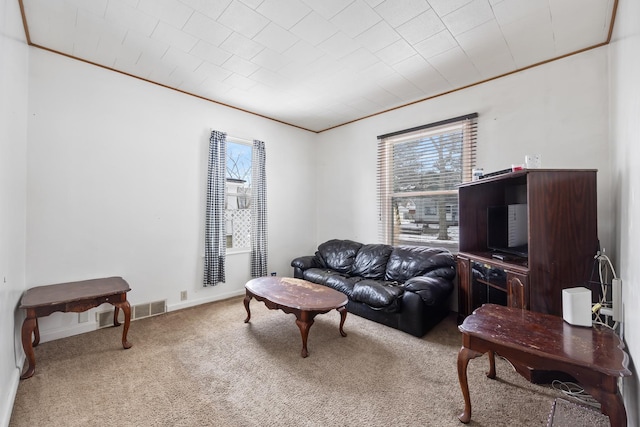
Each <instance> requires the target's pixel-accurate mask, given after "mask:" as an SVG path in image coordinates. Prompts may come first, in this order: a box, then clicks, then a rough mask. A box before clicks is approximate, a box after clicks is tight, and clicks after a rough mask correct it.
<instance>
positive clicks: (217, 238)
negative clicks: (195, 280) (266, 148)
mask: <svg viewBox="0 0 640 427" xmlns="http://www.w3.org/2000/svg"><path fill="white" fill-rule="evenodd" d="M226 141H227V134H226V133H224V132H219V131H216V130H214V131H211V137H210V138H209V167H208V175H207V212H206V215H205V217H206V219H205V221H206V222H205V236H204V286H214V285H216V284H218V283H220V282H224V281H225V275H224V262H225V257H226V251H227V242H226V236H225V220H224V202H225V177H226V164H227V143H226Z"/></svg>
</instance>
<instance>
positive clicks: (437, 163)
mask: <svg viewBox="0 0 640 427" xmlns="http://www.w3.org/2000/svg"><path fill="white" fill-rule="evenodd" d="M477 118H478V114H477V113H474V114H470V115H467V116H462V117H456V118H453V119H449V120H444V121H441V122H437V123H432V124H429V125H424V126H420V127H416V128H412V129H407V130H403V131H399V132H394V133H390V134H387V135H381V136H379V137H378V140H379V142H378V209H379V211H378V212H379V215H378V221H379V234H380V241H381V242H385V243H388V244H391V245H413V246H436V247H445V248H448V249H450V250H453V251H457V249H458V185H459V184H461V183H463V182H466V181H470V180H471V171H472V169H473V168H474V167H475V151H476V135H477Z"/></svg>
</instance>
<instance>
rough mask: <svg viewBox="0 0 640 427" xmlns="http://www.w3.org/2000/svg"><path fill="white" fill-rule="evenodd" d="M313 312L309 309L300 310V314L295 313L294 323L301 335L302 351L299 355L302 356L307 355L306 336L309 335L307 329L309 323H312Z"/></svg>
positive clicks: (309, 326)
mask: <svg viewBox="0 0 640 427" xmlns="http://www.w3.org/2000/svg"><path fill="white" fill-rule="evenodd" d="M314 317H315V314H313V313H311V312H309V311H301V312H300V314H297V315H296V325H298V328H300V335H302V351H301V352H300V355H301V356H302V357H307V356H309V351H307V337H308V336H309V329H310V328H311V325H313V318H314Z"/></svg>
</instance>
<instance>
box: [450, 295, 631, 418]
mask: <svg viewBox="0 0 640 427" xmlns="http://www.w3.org/2000/svg"><path fill="white" fill-rule="evenodd" d="M459 330H460V332H462V348H461V349H460V352H459V353H458V378H459V381H460V388H461V390H462V395H463V398H464V402H465V407H464V412H463V413H462V414H461V415H460V416H459V418H460V421H462V422H463V423H468V422H469V421H470V420H471V399H470V394H469V384H468V379H467V366H468V364H469V360H470V359H473V358H475V357H478V356H481V355H482V354H484V353H487V352H488V353H489V372H488V373H487V376H488V377H489V378H495V376H496V371H495V359H494V357H495V354H494V353H497V354H499V355H500V356H502V357H504V358H506V359H507V360H509V361H510V362H511V363H513V364H516V365H526V366H530V367H532V368H534V369H552V370H557V371H562V372H566V373H567V374H569V375H571V376H572V377H574V378H576V380H577V381H578V382H579V383H580V384H581V385H582V386H583V387H584V389H585V390H586V391H587V392H588V393H589V394H591V395H592V396H593V397H594V398H595V399H597V400H598V401H599V402H600V403H601V404H602V412H603V413H604V414H606V415H608V416H609V419H610V421H611V426H612V427H623V426H626V425H627V415H626V410H625V407H624V402H623V400H622V397H621V395H620V392H619V390H618V378H620V377H626V376H630V375H631V371H629V369H628V364H629V358H628V355H627V353H626V352H625V351H624V350H623V348H624V344H623V343H622V341H621V340H620V338H619V337H618V336H617V335H616V334H615V333H614V332H613V331H612V330H611V329H609V328H606V327H593V328H585V327H579V326H571V325H569V324H568V323H566V322H564V321H563V320H562V318H561V317H559V316H553V315H548V314H542V313H536V312H532V311H527V310H522V309H517V308H510V307H503V306H499V305H494V304H486V305H483V306H482V307H481V308H479V309H477V310H476V311H475V312H474V313H473V314H472V315H471V316H469V317H467V318H466V319H465V320H464V322H463V323H462V324H461V325H460V326H459Z"/></svg>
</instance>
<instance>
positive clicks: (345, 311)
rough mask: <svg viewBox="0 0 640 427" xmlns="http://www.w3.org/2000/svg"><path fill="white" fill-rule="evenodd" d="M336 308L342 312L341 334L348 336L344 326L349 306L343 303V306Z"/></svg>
mask: <svg viewBox="0 0 640 427" xmlns="http://www.w3.org/2000/svg"><path fill="white" fill-rule="evenodd" d="M336 310H338V313H340V335H342V336H343V337H346V336H347V334H346V332H345V331H344V329H342V327H343V326H344V321H345V320H346V319H347V307H346V306H344V305H343V306H342V307H338V308H336Z"/></svg>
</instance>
